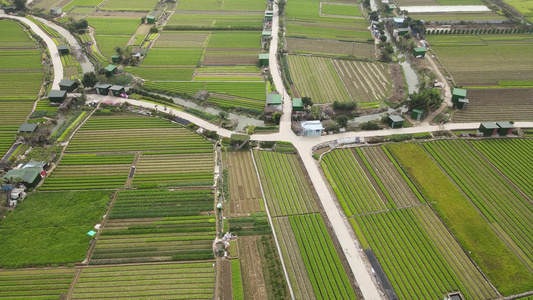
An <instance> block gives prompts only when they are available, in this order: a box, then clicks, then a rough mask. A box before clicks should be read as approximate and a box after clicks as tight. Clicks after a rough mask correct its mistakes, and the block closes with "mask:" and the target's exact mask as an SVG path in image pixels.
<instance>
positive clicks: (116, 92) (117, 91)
mask: <svg viewBox="0 0 533 300" xmlns="http://www.w3.org/2000/svg"><path fill="white" fill-rule="evenodd" d="M109 90H110V91H111V93H113V96H115V97H120V95H121V94H124V93H126V89H125V88H124V87H123V86H121V85H113V86H111V87H110V88H109Z"/></svg>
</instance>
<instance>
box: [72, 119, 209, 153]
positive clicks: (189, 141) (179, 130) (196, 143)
mask: <svg viewBox="0 0 533 300" xmlns="http://www.w3.org/2000/svg"><path fill="white" fill-rule="evenodd" d="M212 147H213V146H212V145H211V143H209V142H208V141H206V140H205V139H204V138H202V137H200V136H199V135H197V134H195V133H194V132H191V131H189V130H188V129H185V128H183V127H181V126H179V125H176V124H172V123H170V122H168V121H164V120H160V119H157V118H151V117H141V116H133V117H93V118H91V119H89V120H88V121H87V122H86V123H85V124H84V125H83V126H82V127H81V128H80V130H79V131H78V132H77V133H76V135H75V136H74V137H73V138H72V140H71V142H70V145H69V147H68V148H67V152H69V153H72V152H77V153H86V152H117V151H157V150H176V151H178V150H179V151H188V150H194V151H197V150H207V149H212Z"/></svg>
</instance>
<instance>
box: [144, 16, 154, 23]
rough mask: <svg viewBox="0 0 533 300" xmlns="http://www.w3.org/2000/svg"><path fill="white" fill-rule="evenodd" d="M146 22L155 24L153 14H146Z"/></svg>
mask: <svg viewBox="0 0 533 300" xmlns="http://www.w3.org/2000/svg"><path fill="white" fill-rule="evenodd" d="M146 23H148V24H155V17H154V16H148V17H146Z"/></svg>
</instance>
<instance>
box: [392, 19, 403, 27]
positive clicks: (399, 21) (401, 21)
mask: <svg viewBox="0 0 533 300" xmlns="http://www.w3.org/2000/svg"><path fill="white" fill-rule="evenodd" d="M403 20H405V17H394V18H392V21H393V22H394V26H396V27H400V26H402V25H403Z"/></svg>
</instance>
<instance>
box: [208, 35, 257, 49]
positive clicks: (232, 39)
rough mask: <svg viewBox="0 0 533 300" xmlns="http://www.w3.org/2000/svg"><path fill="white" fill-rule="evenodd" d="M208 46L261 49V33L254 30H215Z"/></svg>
mask: <svg viewBox="0 0 533 300" xmlns="http://www.w3.org/2000/svg"><path fill="white" fill-rule="evenodd" d="M207 47H208V48H252V49H254V48H255V49H258V50H260V49H261V34H260V33H259V32H256V31H244V32H239V31H233V32H224V31H217V32H215V33H214V34H213V35H212V36H211V38H210V39H209V44H208V45H207Z"/></svg>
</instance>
